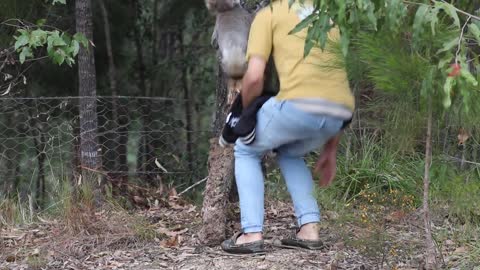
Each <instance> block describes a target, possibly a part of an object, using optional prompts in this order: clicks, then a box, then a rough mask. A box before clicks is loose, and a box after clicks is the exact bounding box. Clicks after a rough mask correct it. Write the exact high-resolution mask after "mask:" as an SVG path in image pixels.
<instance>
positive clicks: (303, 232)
mask: <svg viewBox="0 0 480 270" xmlns="http://www.w3.org/2000/svg"><path fill="white" fill-rule="evenodd" d="M318 229H319V226H318V223H308V224H304V225H303V226H302V227H301V228H300V230H298V232H297V234H296V235H295V236H294V237H287V238H285V239H282V240H281V241H280V242H281V244H282V245H283V246H285V247H293V248H296V247H301V248H305V249H310V250H318V249H322V248H323V247H324V245H323V242H322V241H321V240H320V236H319V233H318Z"/></svg>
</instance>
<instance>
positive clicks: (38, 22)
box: [35, 19, 47, 26]
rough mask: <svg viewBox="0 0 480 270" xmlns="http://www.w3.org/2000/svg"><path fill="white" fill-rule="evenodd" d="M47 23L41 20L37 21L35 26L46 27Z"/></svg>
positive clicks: (45, 20)
mask: <svg viewBox="0 0 480 270" xmlns="http://www.w3.org/2000/svg"><path fill="white" fill-rule="evenodd" d="M46 22H47V19H40V20H37V22H36V23H35V24H36V25H37V26H44V25H45V23H46Z"/></svg>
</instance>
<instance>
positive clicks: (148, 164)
mask: <svg viewBox="0 0 480 270" xmlns="http://www.w3.org/2000/svg"><path fill="white" fill-rule="evenodd" d="M135 9H136V10H137V14H138V13H139V11H140V4H139V3H138V1H135ZM134 39H135V48H136V51H137V65H138V75H139V79H138V88H139V89H140V91H141V92H142V95H143V96H146V97H148V96H150V94H151V93H150V89H149V88H148V87H147V75H146V70H147V66H146V64H145V59H144V51H143V45H142V44H143V43H142V39H141V36H140V29H135V31H134ZM140 102H142V104H140V105H141V106H140V111H141V113H142V115H141V120H142V132H141V135H140V143H139V148H138V156H137V171H138V172H140V176H141V178H142V179H144V180H145V181H146V182H147V183H148V184H150V185H152V186H156V185H157V183H156V182H155V176H154V171H155V170H156V167H155V152H154V150H155V149H154V147H153V144H152V136H153V132H152V116H151V109H150V108H151V102H150V100H147V99H145V100H142V101H140Z"/></svg>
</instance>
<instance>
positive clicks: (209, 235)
mask: <svg viewBox="0 0 480 270" xmlns="http://www.w3.org/2000/svg"><path fill="white" fill-rule="evenodd" d="M218 69H219V72H218V80H217V94H216V104H217V109H216V113H215V122H214V132H213V134H214V138H212V139H211V140H210V153H209V158H208V180H207V184H206V187H205V192H204V200H203V208H202V220H203V226H202V229H201V230H200V233H199V237H200V240H201V241H202V243H204V244H205V245H217V244H219V243H220V242H221V241H222V240H224V239H225V236H226V228H227V209H226V205H227V202H228V198H229V194H230V191H231V189H232V186H233V179H234V173H233V169H234V163H233V149H232V148H231V147H228V148H222V147H221V146H220V145H219V143H218V138H219V136H220V134H221V132H222V128H223V125H224V123H225V119H226V116H227V113H228V110H229V108H230V105H231V102H229V100H232V98H229V91H228V88H227V78H226V76H225V74H224V73H223V72H222V70H221V68H220V67H219V68H218Z"/></svg>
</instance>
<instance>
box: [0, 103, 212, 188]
mask: <svg viewBox="0 0 480 270" xmlns="http://www.w3.org/2000/svg"><path fill="white" fill-rule="evenodd" d="M81 99H82V98H81V97H48V98H45V97H44V98H0V191H1V192H6V193H7V194H8V193H9V192H12V191H19V190H28V191H31V190H33V187H34V186H36V183H40V182H42V181H43V183H45V182H47V186H48V181H56V182H58V181H60V180H68V179H72V178H74V177H75V175H76V173H77V172H78V168H79V166H80V156H79V147H80V140H81V137H82V136H81V134H80V130H81V129H80V113H79V104H80V100H81ZM94 99H95V101H96V106H97V109H96V112H97V113H96V119H97V120H98V128H97V130H96V141H97V142H98V147H97V148H98V149H97V153H98V156H99V157H100V158H99V160H100V166H99V169H98V170H99V173H101V174H103V175H105V176H106V177H110V178H112V179H114V178H115V177H126V178H127V179H128V180H129V181H143V182H146V183H148V184H152V185H156V184H159V182H160V181H162V182H163V183H168V182H173V181H174V182H176V184H177V185H178V184H180V185H185V186H186V185H188V184H190V183H192V182H194V181H195V180H197V179H201V178H203V177H204V176H205V175H206V163H207V159H208V148H209V142H208V138H209V132H208V130H209V127H210V122H211V114H210V113H209V112H208V111H200V110H199V108H198V107H199V106H194V105H192V104H191V103H189V102H187V101H186V100H182V99H171V98H158V97H95V98H94ZM205 107H208V106H205Z"/></svg>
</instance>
